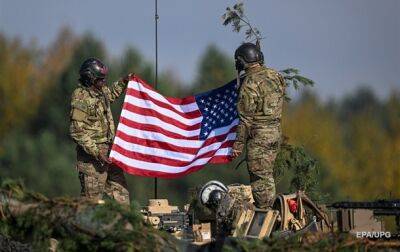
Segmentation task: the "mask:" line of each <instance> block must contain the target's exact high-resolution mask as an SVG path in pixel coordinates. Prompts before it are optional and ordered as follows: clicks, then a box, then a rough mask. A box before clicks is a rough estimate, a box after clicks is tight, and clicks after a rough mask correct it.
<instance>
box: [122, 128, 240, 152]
mask: <svg viewBox="0 0 400 252" xmlns="http://www.w3.org/2000/svg"><path fill="white" fill-rule="evenodd" d="M235 128H236V126H235V127H232V128H231V129H230V130H229V131H228V132H226V133H224V134H222V135H218V136H214V137H211V138H209V139H207V140H205V141H204V143H203V145H202V146H201V147H199V148H188V147H182V146H178V145H174V144H171V143H166V142H162V141H157V140H151V139H143V138H139V137H134V136H129V135H127V134H125V133H124V132H122V131H117V134H116V136H117V137H119V138H121V139H122V140H124V141H126V142H129V143H133V144H139V145H143V146H146V147H152V148H158V149H162V150H169V151H176V152H182V153H186V154H192V155H195V154H196V153H197V152H198V151H199V149H201V148H203V147H206V146H209V145H211V144H213V143H217V142H222V141H224V140H225V138H226V137H227V135H228V134H230V133H232V132H235ZM127 157H129V156H127Z"/></svg>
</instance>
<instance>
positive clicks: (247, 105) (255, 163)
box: [233, 65, 286, 208]
mask: <svg viewBox="0 0 400 252" xmlns="http://www.w3.org/2000/svg"><path fill="white" fill-rule="evenodd" d="M285 86H286V85H285V82H284V80H283V78H282V76H281V75H280V74H279V73H278V72H277V71H275V70H273V69H270V68H266V67H264V66H261V65H256V66H252V67H251V68H249V69H246V74H245V78H244V80H243V83H242V85H241V87H240V91H239V99H238V105H237V109H238V114H239V119H240V123H239V125H238V128H237V138H236V139H237V140H236V142H235V143H234V145H233V150H237V151H242V150H243V147H244V145H245V144H246V145H247V156H246V158H247V163H248V170H249V174H250V183H251V188H252V194H253V198H254V200H255V205H256V206H257V207H259V208H266V207H269V206H271V205H272V203H273V199H274V197H275V181H274V177H273V165H274V162H275V158H276V155H277V153H278V150H279V147H280V141H281V116H282V106H283V100H284V93H285Z"/></svg>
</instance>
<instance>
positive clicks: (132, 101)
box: [126, 95, 202, 126]
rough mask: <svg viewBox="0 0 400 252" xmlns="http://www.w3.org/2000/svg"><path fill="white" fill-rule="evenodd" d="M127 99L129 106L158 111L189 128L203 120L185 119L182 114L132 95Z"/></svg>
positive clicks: (199, 118)
mask: <svg viewBox="0 0 400 252" xmlns="http://www.w3.org/2000/svg"><path fill="white" fill-rule="evenodd" d="M126 97H127V98H126V102H127V103H129V104H132V105H135V106H138V107H140V108H145V109H152V110H154V111H157V112H159V113H161V114H163V115H164V116H167V117H169V118H172V119H174V120H178V121H180V122H181V123H183V124H186V125H189V126H191V125H195V124H197V123H199V122H201V120H202V117H201V116H199V117H197V118H193V119H188V118H185V117H183V116H181V115H180V114H178V113H175V112H173V111H172V110H170V109H166V108H163V107H160V106H158V105H157V104H155V103H154V102H152V101H149V100H143V99H139V98H137V97H134V96H131V95H126Z"/></svg>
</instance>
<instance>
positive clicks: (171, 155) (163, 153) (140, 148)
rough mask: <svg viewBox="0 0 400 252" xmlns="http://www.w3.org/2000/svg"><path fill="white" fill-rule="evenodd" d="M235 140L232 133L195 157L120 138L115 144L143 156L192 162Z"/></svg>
mask: <svg viewBox="0 0 400 252" xmlns="http://www.w3.org/2000/svg"><path fill="white" fill-rule="evenodd" d="M235 138H236V133H234V132H233V133H230V134H228V135H227V136H226V138H225V139H224V140H223V141H221V142H215V143H212V144H210V145H207V146H204V147H202V148H200V149H199V150H198V152H197V153H196V154H195V155H193V154H189V153H182V152H176V151H172V150H165V149H159V148H154V147H148V146H144V145H140V144H135V143H131V142H127V141H125V140H123V139H121V138H119V137H115V139H114V143H115V144H117V145H118V146H120V147H121V148H122V149H125V150H127V151H133V152H137V153H141V154H146V155H151V156H157V157H162V158H168V159H175V160H178V161H184V162H191V161H193V160H194V159H195V158H196V157H199V156H201V155H203V154H204V153H207V152H209V151H213V150H216V149H218V148H220V147H221V145H222V144H223V143H225V142H227V141H230V140H235ZM171 149H172V148H171Z"/></svg>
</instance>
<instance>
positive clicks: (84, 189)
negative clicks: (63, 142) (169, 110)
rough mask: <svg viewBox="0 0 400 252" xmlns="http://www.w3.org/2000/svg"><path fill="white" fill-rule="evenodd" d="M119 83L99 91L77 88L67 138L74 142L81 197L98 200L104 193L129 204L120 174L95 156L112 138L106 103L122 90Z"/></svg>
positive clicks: (109, 143) (113, 167) (108, 145)
mask: <svg viewBox="0 0 400 252" xmlns="http://www.w3.org/2000/svg"><path fill="white" fill-rule="evenodd" d="M125 88H126V84H124V83H123V82H122V81H118V82H115V83H113V84H112V85H111V86H110V87H107V86H104V87H103V88H102V90H95V89H92V88H88V87H84V86H82V85H80V86H79V87H78V88H77V89H75V91H74V92H73V94H72V99H71V113H70V119H71V124H70V135H71V137H72V139H73V140H74V141H75V142H76V143H77V165H76V168H77V170H78V172H79V179H80V182H81V196H83V197H86V198H90V199H101V198H102V197H103V194H107V195H108V196H110V197H111V198H114V199H115V200H117V201H118V202H120V203H123V204H129V193H128V190H127V185H126V181H125V177H124V174H123V172H122V170H121V169H119V168H117V167H115V166H114V165H108V164H102V163H101V162H100V160H98V156H99V153H100V151H102V149H106V150H103V152H104V151H105V152H108V151H109V148H110V145H111V143H112V141H113V139H114V134H115V126H114V120H113V117H112V113H111V108H110V103H111V102H113V101H114V100H115V99H117V98H118V97H119V96H120V95H121V94H122V92H123V91H124V90H125Z"/></svg>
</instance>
